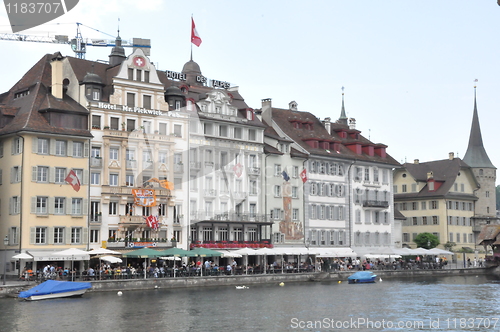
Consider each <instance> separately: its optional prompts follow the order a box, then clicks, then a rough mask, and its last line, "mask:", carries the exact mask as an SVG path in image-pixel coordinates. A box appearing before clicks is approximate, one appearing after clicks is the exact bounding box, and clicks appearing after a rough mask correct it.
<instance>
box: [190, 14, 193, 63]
mask: <svg viewBox="0 0 500 332" xmlns="http://www.w3.org/2000/svg"><path fill="white" fill-rule="evenodd" d="M189 30H190V31H191V42H190V43H189V44H191V61H193V14H191V29H189Z"/></svg>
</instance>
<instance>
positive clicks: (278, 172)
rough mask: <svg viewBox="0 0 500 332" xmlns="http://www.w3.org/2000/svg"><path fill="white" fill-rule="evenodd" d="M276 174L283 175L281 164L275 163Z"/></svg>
mask: <svg viewBox="0 0 500 332" xmlns="http://www.w3.org/2000/svg"><path fill="white" fill-rule="evenodd" d="M274 176H281V165H279V164H274Z"/></svg>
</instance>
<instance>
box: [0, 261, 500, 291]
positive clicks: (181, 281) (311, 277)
mask: <svg viewBox="0 0 500 332" xmlns="http://www.w3.org/2000/svg"><path fill="white" fill-rule="evenodd" d="M354 272H355V271H336V272H311V273H271V274H257V275H255V274H254V275H224V276H206V277H199V276H198V277H176V278H148V279H117V280H97V281H91V283H92V288H91V289H89V290H88V292H111V291H127V290H147V289H156V288H163V289H165V288H166V289H168V288H194V287H216V286H239V285H246V286H249V285H255V284H272V283H281V282H284V283H287V282H304V281H313V282H314V281H317V282H318V281H325V282H326V281H328V282H338V281H340V282H344V281H347V277H349V276H350V275H351V274H352V273H354ZM373 272H374V273H375V274H376V275H377V278H383V279H391V278H412V277H424V276H425V277H428V276H433V277H436V278H438V277H444V276H455V275H480V274H481V275H485V274H491V275H493V274H499V275H500V271H499V270H498V269H496V268H448V269H437V270H420V269H411V270H375V271H373ZM377 280H378V279H377ZM35 285H37V282H34V281H30V282H27V281H18V280H15V281H14V280H7V281H6V284H5V285H0V297H7V296H9V297H15V295H16V294H17V293H18V292H19V291H22V290H26V289H29V288H31V287H34V286H35Z"/></svg>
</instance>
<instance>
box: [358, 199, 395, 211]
mask: <svg viewBox="0 0 500 332" xmlns="http://www.w3.org/2000/svg"><path fill="white" fill-rule="evenodd" d="M363 207H369V208H378V209H387V208H388V207H389V202H388V201H375V200H365V201H363Z"/></svg>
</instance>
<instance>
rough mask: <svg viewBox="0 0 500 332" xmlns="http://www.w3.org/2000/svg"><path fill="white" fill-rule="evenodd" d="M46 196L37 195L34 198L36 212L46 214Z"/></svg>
mask: <svg viewBox="0 0 500 332" xmlns="http://www.w3.org/2000/svg"><path fill="white" fill-rule="evenodd" d="M47 205H48V198H47V197H40V196H39V197H37V198H36V214H47Z"/></svg>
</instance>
